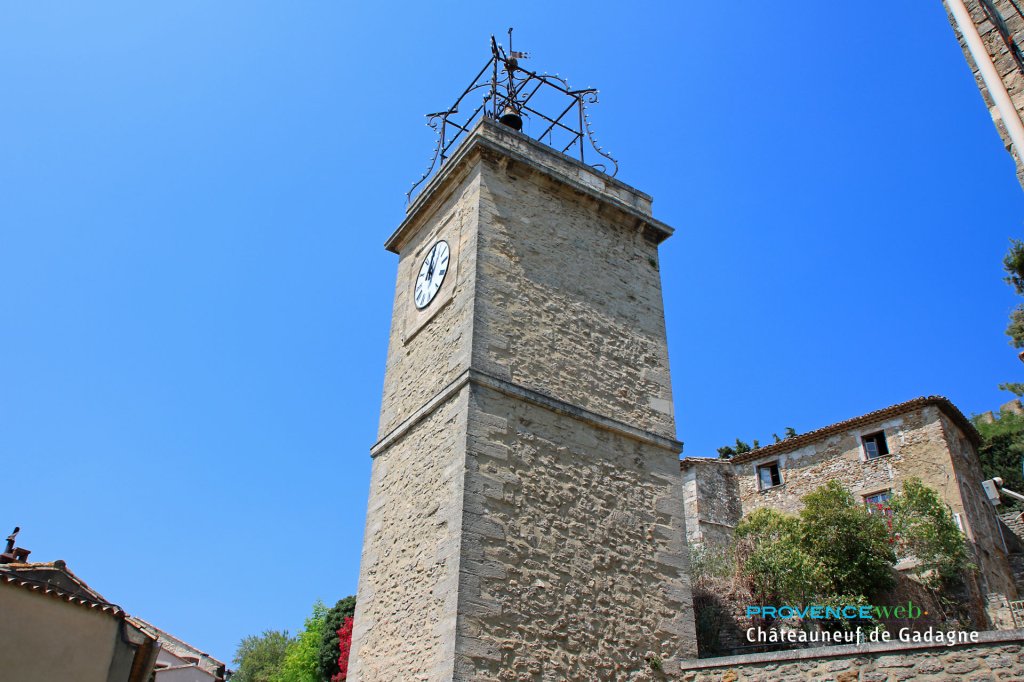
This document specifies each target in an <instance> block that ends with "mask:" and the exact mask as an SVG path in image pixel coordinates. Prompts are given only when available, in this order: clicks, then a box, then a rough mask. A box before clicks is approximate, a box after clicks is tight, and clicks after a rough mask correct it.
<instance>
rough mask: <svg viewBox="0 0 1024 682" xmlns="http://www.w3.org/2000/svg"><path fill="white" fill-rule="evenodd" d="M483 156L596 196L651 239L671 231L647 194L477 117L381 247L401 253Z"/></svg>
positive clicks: (669, 233) (656, 241)
mask: <svg viewBox="0 0 1024 682" xmlns="http://www.w3.org/2000/svg"><path fill="white" fill-rule="evenodd" d="M482 157H487V158H491V159H494V160H496V161H497V162H498V163H499V164H502V165H505V166H520V167H522V168H525V169H528V170H529V171H530V172H531V173H536V174H538V175H541V176H543V177H545V178H547V179H549V180H551V181H553V182H555V183H556V184H559V185H561V186H563V187H566V188H568V189H570V190H573V191H575V192H578V193H580V194H582V195H584V196H587V197H589V198H590V199H592V200H594V201H597V202H598V203H599V204H600V205H601V206H602V209H603V210H609V211H613V212H616V213H618V214H620V218H621V220H622V221H623V222H626V223H629V224H632V225H633V226H635V229H637V230H638V231H643V232H644V233H645V235H647V236H648V238H649V239H651V241H653V242H654V243H656V244H660V243H661V242H663V241H664V240H665V239H668V238H669V237H670V236H672V234H673V232H674V230H673V228H672V227H670V226H669V225H667V224H665V223H663V222H662V221H660V220H657V219H656V218H654V217H653V216H652V215H651V196H650V195H648V194H645V193H643V192H641V191H639V190H637V189H636V188H634V187H631V186H629V185H627V184H626V183H624V182H622V181H620V180H616V179H615V178H613V177H611V176H609V175H606V174H604V173H601V172H599V171H596V170H595V169H594V168H593V167H591V166H588V165H587V164H585V163H582V162H581V161H578V160H577V159H574V158H572V157H570V156H568V155H566V154H562V153H561V152H558V151H557V150H555V149H553V148H551V147H549V146H547V145H545V144H543V143H542V142H538V141H537V140H534V139H533V138H531V137H529V136H528V135H526V134H524V133H521V132H518V131H515V130H512V129H511V128H508V127H507V126H504V125H502V124H501V123H498V122H497V121H494V120H492V119H490V118H486V117H485V118H482V119H480V121H478V122H477V124H476V127H474V128H473V130H472V132H471V133H470V135H469V137H467V139H466V140H465V141H464V142H463V143H462V144H461V145H460V146H459V148H458V149H457V150H456V151H455V153H454V154H453V155H452V156H451V158H450V159H448V160H447V161H446V163H445V164H444V166H443V167H442V168H441V170H440V171H439V172H438V173H437V174H436V175H435V176H434V177H433V178H431V180H430V182H429V184H428V185H427V186H426V187H424V189H423V191H422V192H420V193H419V194H418V195H417V197H416V198H415V199H414V200H413V201H412V203H410V204H409V207H408V208H407V209H406V217H405V219H404V220H403V221H402V223H401V224H400V225H399V226H398V229H396V230H395V231H394V233H392V235H391V236H390V237H388V239H387V241H385V243H384V248H386V249H387V250H388V251H391V252H392V253H400V252H401V250H402V248H403V246H404V245H405V244H407V243H408V241H409V239H411V238H412V237H413V236H414V235H415V234H416V233H417V232H418V231H419V230H420V228H421V227H422V226H423V225H424V224H425V223H426V222H428V221H429V219H430V217H431V216H432V215H433V214H434V212H435V211H436V210H437V208H438V207H439V206H441V205H442V204H443V203H444V201H445V199H446V198H447V197H448V196H449V195H450V193H451V192H452V191H453V189H454V188H455V187H457V186H458V185H459V183H460V182H461V181H462V180H463V179H464V178H465V177H466V175H467V174H469V173H471V172H473V168H474V167H475V163H476V162H477V161H478V160H479V159H481V158H482Z"/></svg>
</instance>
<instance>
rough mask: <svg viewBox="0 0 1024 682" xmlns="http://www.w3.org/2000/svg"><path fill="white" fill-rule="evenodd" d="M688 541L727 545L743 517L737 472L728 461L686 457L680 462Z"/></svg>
mask: <svg viewBox="0 0 1024 682" xmlns="http://www.w3.org/2000/svg"><path fill="white" fill-rule="evenodd" d="M680 465H681V468H682V474H683V504H684V508H685V510H686V541H687V543H688V544H689V545H690V546H691V547H692V546H695V545H725V544H728V543H729V542H731V540H732V534H733V530H734V529H735V528H736V524H738V523H739V521H740V518H741V517H742V516H743V509H742V507H741V505H740V495H739V486H738V484H737V480H736V472H735V470H734V469H733V466H732V464H730V463H729V461H728V460H721V459H711V458H701V457H687V458H685V459H683V460H682V461H681V462H680Z"/></svg>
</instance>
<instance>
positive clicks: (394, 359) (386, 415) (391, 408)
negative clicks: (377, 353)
mask: <svg viewBox="0 0 1024 682" xmlns="http://www.w3.org/2000/svg"><path fill="white" fill-rule="evenodd" d="M445 179H446V180H447V181H448V182H447V185H446V186H445V187H443V188H439V191H438V195H439V196H436V197H433V199H434V203H433V204H432V205H430V206H427V207H424V208H423V210H422V211H421V212H420V213H414V214H411V215H410V216H409V218H407V220H406V223H413V225H411V226H410V227H411V228H412V229H410V228H409V227H407V228H406V231H407V233H408V234H409V235H410V236H408V237H406V238H405V239H403V240H400V241H397V240H391V241H389V248H392V249H394V250H396V251H398V253H399V261H398V272H397V275H396V278H395V282H396V283H395V298H394V307H393V310H392V315H391V335H390V339H389V343H388V358H387V368H386V372H385V375H384V396H383V399H382V401H381V414H380V426H379V429H378V434H377V435H378V438H381V439H383V438H385V437H386V436H387V435H388V434H389V433H391V432H392V431H393V430H395V429H396V428H397V427H399V426H400V425H401V424H402V422H403V421H405V420H406V419H408V418H409V417H410V416H411V415H412V414H413V413H414V412H415V411H416V410H418V409H420V408H421V407H422V406H423V405H425V404H426V403H427V401H429V400H430V399H431V398H432V397H434V396H435V395H437V394H438V393H439V392H440V391H441V390H442V389H443V388H444V387H445V386H447V385H449V384H450V383H451V382H452V381H454V380H455V379H456V378H457V377H458V376H459V375H460V374H462V373H463V372H465V371H466V370H467V369H468V368H469V363H470V350H471V344H472V340H471V334H472V324H473V299H474V286H475V278H474V273H475V270H476V264H475V258H476V233H477V217H478V213H479V212H478V210H477V205H478V202H479V196H480V175H479V168H478V167H473V166H469V167H467V168H466V169H465V170H464V171H463V172H462V173H459V174H456V175H454V177H451V178H445ZM440 239H444V240H445V241H447V242H448V244H449V248H450V249H451V261H450V263H449V271H448V274H447V275H446V277H445V282H444V285H443V286H442V288H441V290H440V291H439V292H438V296H437V299H436V300H434V301H433V302H432V303H431V304H430V305H429V306H427V307H426V308H425V309H424V310H422V311H419V310H417V309H416V305H415V304H414V303H413V301H412V297H413V285H414V283H415V281H416V275H417V273H418V272H419V269H420V265H421V264H422V262H423V258H424V257H425V256H426V254H427V252H428V250H429V249H430V248H431V247H432V246H433V245H434V243H435V242H437V241H438V240H440ZM396 241H397V243H396Z"/></svg>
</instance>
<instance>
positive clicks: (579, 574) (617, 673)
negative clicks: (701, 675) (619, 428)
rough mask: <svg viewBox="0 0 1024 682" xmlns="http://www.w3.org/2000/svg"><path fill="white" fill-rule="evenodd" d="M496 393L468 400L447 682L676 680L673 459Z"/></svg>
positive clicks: (682, 646)
mask: <svg viewBox="0 0 1024 682" xmlns="http://www.w3.org/2000/svg"><path fill="white" fill-rule="evenodd" d="M503 390H508V389H507V388H505V387H503V386H502V385H497V388H489V387H484V386H480V385H475V384H474V386H473V390H472V394H471V398H470V402H471V405H470V408H471V409H470V414H469V438H470V448H469V454H468V456H467V467H468V471H467V477H466V503H465V505H466V506H465V517H464V521H463V545H462V570H461V577H460V586H459V590H460V598H459V614H460V616H459V617H460V619H462V623H463V626H462V628H461V635H460V637H459V640H458V642H457V645H456V646H457V663H456V679H465V680H470V679H472V680H548V679H551V680H555V679H558V680H561V679H587V680H609V681H611V680H622V679H627V678H628V679H635V680H641V679H648V675H650V676H653V671H651V670H650V668H649V661H650V660H651V659H652V658H657V659H659V660H661V661H662V666H663V667H664V669H665V670H667V671H672V670H677V669H678V667H677V666H678V660H679V657H680V656H694V655H696V642H695V634H694V629H693V627H694V626H693V622H694V620H693V619H694V616H693V605H692V601H691V598H690V584H689V576H688V571H687V561H686V553H685V546H684V541H683V537H684V533H685V529H684V521H683V514H682V504H681V499H680V495H679V480H680V478H679V465H678V456H677V454H676V452H675V451H674V450H672V449H667V448H665V447H663V446H662V445H659V444H656V443H652V442H642V441H640V440H637V439H634V438H632V437H629V436H627V435H624V434H621V433H615V432H614V431H611V430H608V429H604V428H600V427H599V426H597V425H595V424H593V423H587V421H586V420H587V416H586V415H585V414H580V413H578V414H571V413H567V412H565V411H562V410H558V411H556V410H552V409H549V408H548V407H543V406H540V405H538V404H535V403H533V402H531V400H529V399H523V396H522V395H520V394H517V395H508V394H507V393H505V392H503ZM644 670H647V673H643V674H641V672H638V671H644ZM650 679H655V678H654V677H650Z"/></svg>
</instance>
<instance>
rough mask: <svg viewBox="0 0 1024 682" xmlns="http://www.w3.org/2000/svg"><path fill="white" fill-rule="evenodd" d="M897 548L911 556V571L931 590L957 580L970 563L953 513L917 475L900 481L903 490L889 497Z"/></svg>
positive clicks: (902, 553)
mask: <svg viewBox="0 0 1024 682" xmlns="http://www.w3.org/2000/svg"><path fill="white" fill-rule="evenodd" d="M889 507H890V508H891V509H892V514H893V517H892V523H893V531H894V533H895V535H896V537H897V538H898V542H897V549H898V552H899V554H900V556H901V558H902V557H913V558H915V559H916V560H917V562H918V563H917V566H916V567H915V568H913V569H912V570H913V571H914V573H915V574H916V575H917V576H918V577H919V578H920V579H921V580H922V582H924V583H925V584H926V585H928V586H929V587H931V588H932V589H938V588H939V587H941V586H942V585H943V583H949V582H951V581H954V580H959V579H960V577H961V576H962V574H963V571H964V570H966V569H967V568H969V567H970V566H971V563H970V555H969V554H968V552H967V544H966V542H965V539H964V534H963V533H961V532H960V529H959V528H957V525H956V522H955V521H954V520H953V512H951V511H950V509H949V507H948V506H946V504H945V503H944V502H943V501H942V499H941V498H940V497H939V494H938V493H937V492H936V491H935V490H933V489H931V488H929V487H928V486H926V485H925V484H924V483H922V482H921V480H920V479H918V478H911V479H909V480H907V481H904V482H903V490H902V491H901V492H899V493H897V494H896V495H893V497H892V499H891V500H889Z"/></svg>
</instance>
